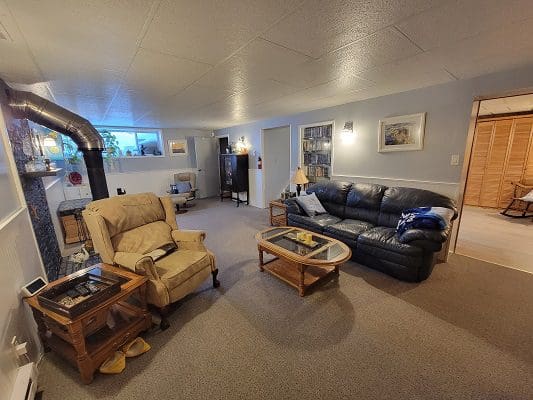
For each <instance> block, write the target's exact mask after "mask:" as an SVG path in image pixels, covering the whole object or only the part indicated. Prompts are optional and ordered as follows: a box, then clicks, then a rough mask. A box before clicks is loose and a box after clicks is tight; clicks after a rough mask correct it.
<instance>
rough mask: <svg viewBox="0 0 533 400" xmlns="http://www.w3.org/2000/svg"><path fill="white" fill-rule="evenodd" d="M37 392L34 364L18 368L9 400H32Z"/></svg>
mask: <svg viewBox="0 0 533 400" xmlns="http://www.w3.org/2000/svg"><path fill="white" fill-rule="evenodd" d="M36 392H37V368H36V367H35V363H28V364H26V365H23V366H22V367H19V368H18V370H17V377H16V378H15V385H14V386H13V392H12V393H11V400H33V399H34V398H35V393H36Z"/></svg>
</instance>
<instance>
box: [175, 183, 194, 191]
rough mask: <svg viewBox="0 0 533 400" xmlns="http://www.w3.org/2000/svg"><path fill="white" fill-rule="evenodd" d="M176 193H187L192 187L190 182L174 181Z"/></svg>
mask: <svg viewBox="0 0 533 400" xmlns="http://www.w3.org/2000/svg"><path fill="white" fill-rule="evenodd" d="M176 188H177V189H178V193H189V192H190V191H191V189H192V187H191V183H190V182H178V183H176Z"/></svg>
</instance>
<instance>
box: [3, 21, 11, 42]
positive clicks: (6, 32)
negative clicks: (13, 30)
mask: <svg viewBox="0 0 533 400" xmlns="http://www.w3.org/2000/svg"><path fill="white" fill-rule="evenodd" d="M0 34H2V36H5V38H6V40H9V41H10V42H13V37H12V36H11V34H10V33H9V31H8V30H7V28H6V26H5V25H4V24H3V23H2V21H0Z"/></svg>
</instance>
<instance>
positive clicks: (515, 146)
mask: <svg viewBox="0 0 533 400" xmlns="http://www.w3.org/2000/svg"><path fill="white" fill-rule="evenodd" d="M532 127H533V118H520V119H515V120H514V126H513V129H512V134H511V140H510V142H509V149H508V154H507V160H506V162H505V169H504V173H503V179H502V185H501V188H500V198H499V207H502V208H503V207H507V205H508V204H509V202H510V201H511V198H512V197H513V193H514V185H513V184H512V182H521V181H522V176H523V175H524V169H525V166H526V161H527V156H528V147H529V141H530V137H531V128H532Z"/></svg>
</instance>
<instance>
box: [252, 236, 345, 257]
mask: <svg viewBox="0 0 533 400" xmlns="http://www.w3.org/2000/svg"><path fill="white" fill-rule="evenodd" d="M298 232H306V233H310V234H311V242H312V244H309V243H304V242H302V241H300V240H298V239H297V233H298ZM261 237H262V239H264V240H266V241H267V242H269V243H272V244H274V245H276V246H279V247H281V248H282V249H284V250H287V251H290V252H293V253H295V254H297V255H299V256H302V257H305V256H307V255H308V254H311V253H314V254H313V255H311V256H310V257H308V259H314V260H324V261H328V260H333V259H334V258H337V257H339V256H340V255H342V254H343V253H344V252H345V249H344V248H343V247H342V246H341V245H340V244H338V243H337V242H336V241H334V240H329V239H327V238H324V237H322V236H317V235H315V234H313V233H312V232H309V231H304V230H301V229H298V228H275V229H271V230H269V231H266V232H263V233H262V234H261ZM332 243H333V244H332ZM320 249H322V250H320Z"/></svg>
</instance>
